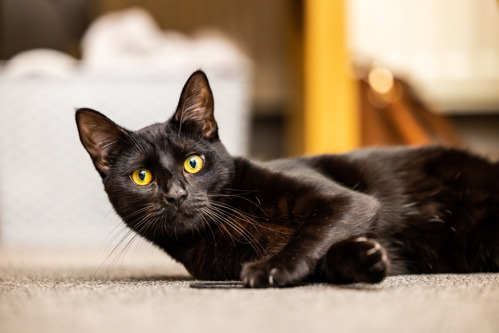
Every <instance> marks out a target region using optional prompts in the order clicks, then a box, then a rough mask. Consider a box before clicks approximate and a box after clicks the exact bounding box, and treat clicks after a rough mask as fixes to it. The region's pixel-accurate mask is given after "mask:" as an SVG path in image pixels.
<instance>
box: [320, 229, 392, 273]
mask: <svg viewBox="0 0 499 333" xmlns="http://www.w3.org/2000/svg"><path fill="white" fill-rule="evenodd" d="M389 266H390V262H389V260H388V257H387V254H386V250H385V249H384V248H383V247H382V246H381V245H380V244H379V243H378V242H377V241H376V240H374V239H370V238H367V237H355V238H350V239H347V240H344V241H341V242H339V243H336V244H334V245H333V246H331V248H330V249H329V251H328V252H327V254H326V256H325V257H324V261H323V267H322V270H323V274H325V278H326V280H327V282H331V283H354V282H367V283H376V282H380V281H382V280H383V279H384V278H385V277H386V275H387V273H388V269H389Z"/></svg>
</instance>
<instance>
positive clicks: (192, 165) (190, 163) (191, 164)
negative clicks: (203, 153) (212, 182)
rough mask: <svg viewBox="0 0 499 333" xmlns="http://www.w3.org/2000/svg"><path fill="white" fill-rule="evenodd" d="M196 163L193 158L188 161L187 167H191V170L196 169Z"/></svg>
mask: <svg viewBox="0 0 499 333" xmlns="http://www.w3.org/2000/svg"><path fill="white" fill-rule="evenodd" d="M197 164H198V163H197V161H196V159H195V158H191V159H190V161H189V165H190V166H191V168H193V169H196V165H197Z"/></svg>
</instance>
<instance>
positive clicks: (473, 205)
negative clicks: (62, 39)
mask: <svg viewBox="0 0 499 333" xmlns="http://www.w3.org/2000/svg"><path fill="white" fill-rule="evenodd" d="M76 120H77V125H78V129H79V133H80V139H81V141H82V143H83V145H84V146H85V148H86V149H87V151H88V152H89V154H90V156H91V157H92V160H93V162H94V165H95V167H96V169H97V171H98V172H99V174H100V175H101V177H102V179H103V182H104V186H105V190H106V192H107V193H108V196H109V199H110V201H111V203H112V204H113V206H114V208H115V210H116V211H117V213H118V214H119V215H120V216H121V217H122V218H123V220H124V222H125V223H126V224H127V225H128V226H129V227H130V228H131V229H133V230H135V231H136V232H137V233H138V234H140V235H141V236H143V237H145V238H146V239H148V240H149V241H151V242H153V243H154V244H156V245H157V246H159V247H160V248H162V249H163V250H164V251H165V252H167V253H168V254H170V255H171V256H172V257H173V258H174V259H176V260H177V261H179V262H181V263H182V264H184V266H185V267H186V268H187V270H188V271H189V272H190V273H191V274H192V275H193V276H194V277H195V278H198V279H208V280H227V279H239V278H241V279H242V280H243V282H244V284H245V285H246V286H249V287H268V286H287V285H292V284H294V283H297V282H302V281H327V282H331V283H349V282H371V283H374V282H379V281H381V280H382V279H383V278H384V277H385V276H386V275H388V274H410V273H446V272H483V271H494V272H497V271H498V270H499V242H497V239H498V237H499V165H498V163H497V162H491V161H489V160H486V159H484V158H481V157H478V156H475V155H472V154H470V153H468V152H464V151H460V150H456V149H450V148H443V147H423V148H391V149H365V150H359V151H355V152H352V153H350V154H344V155H323V156H316V157H304V158H297V159H282V160H276V161H270V162H254V161H250V160H247V159H244V158H240V157H231V156H230V155H229V154H228V153H227V151H226V150H225V148H224V146H223V145H222V143H221V142H220V140H219V138H218V129H217V125H216V122H215V118H214V116H213V97H212V94H211V90H210V88H209V84H208V80H207V78H206V76H205V75H204V73H203V72H200V71H198V72H195V73H194V74H193V75H192V76H191V77H190V78H189V80H188V81H187V83H186V85H185V87H184V90H183V91H182V95H181V98H180V101H179V106H178V108H177V111H176V112H175V114H174V115H173V116H172V118H171V119H170V120H168V121H166V122H165V123H160V124H154V125H151V126H148V127H146V128H144V129H141V130H139V131H135V132H132V131H129V130H126V129H123V128H121V127H120V126H118V125H116V124H115V123H113V122H112V121H111V120H109V119H108V118H106V117H105V116H104V115H102V114H100V113H98V112H97V111H93V110H90V109H79V110H78V111H77V113H76ZM192 154H198V155H200V156H201V157H202V158H203V160H204V166H203V168H202V169H201V171H199V172H198V173H196V174H190V173H187V172H186V171H185V170H184V167H183V164H184V160H185V159H186V158H187V157H188V156H190V155H192ZM138 168H147V169H148V170H150V171H151V172H152V174H153V177H154V178H153V181H152V182H151V183H150V184H149V185H146V186H138V185H136V184H135V183H133V182H132V180H131V178H130V175H131V174H132V173H133V171H134V170H136V169H138ZM172 198H173V199H172Z"/></svg>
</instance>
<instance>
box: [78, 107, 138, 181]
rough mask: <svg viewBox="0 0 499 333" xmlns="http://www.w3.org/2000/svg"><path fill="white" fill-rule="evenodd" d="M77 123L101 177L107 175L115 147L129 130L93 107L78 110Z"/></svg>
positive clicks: (85, 145)
mask: <svg viewBox="0 0 499 333" xmlns="http://www.w3.org/2000/svg"><path fill="white" fill-rule="evenodd" d="M76 125H77V126H78V133H79V135H80V141H81V143H82V144H83V147H85V149H86V150H87V152H88V153H89V155H90V157H91V158H92V162H93V163H94V166H95V168H96V169H97V171H98V172H99V174H100V175H101V177H105V176H106V175H107V174H108V173H109V168H110V166H111V154H112V152H113V149H114V148H115V147H116V145H117V144H118V143H119V142H120V141H122V140H123V139H124V138H125V137H126V136H127V135H128V132H127V130H125V129H123V128H122V127H120V126H119V125H117V124H115V123H114V122H113V121H112V120H110V119H109V118H107V117H106V116H104V115H103V114H102V113H100V112H97V111H94V110H91V109H78V110H76Z"/></svg>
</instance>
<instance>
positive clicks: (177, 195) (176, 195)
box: [165, 184, 187, 207]
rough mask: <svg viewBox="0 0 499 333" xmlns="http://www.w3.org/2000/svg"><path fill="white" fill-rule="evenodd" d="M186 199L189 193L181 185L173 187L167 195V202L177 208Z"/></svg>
mask: <svg viewBox="0 0 499 333" xmlns="http://www.w3.org/2000/svg"><path fill="white" fill-rule="evenodd" d="M186 197H187V191H186V190H185V189H184V188H183V187H182V185H180V184H173V185H171V186H170V187H169V188H168V192H166V194H165V200H166V201H167V202H168V203H171V204H173V205H175V206H177V207H178V206H180V204H181V203H182V202H183V201H184V200H185V198H186Z"/></svg>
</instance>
